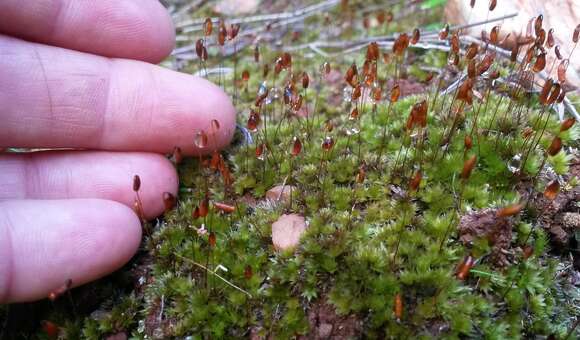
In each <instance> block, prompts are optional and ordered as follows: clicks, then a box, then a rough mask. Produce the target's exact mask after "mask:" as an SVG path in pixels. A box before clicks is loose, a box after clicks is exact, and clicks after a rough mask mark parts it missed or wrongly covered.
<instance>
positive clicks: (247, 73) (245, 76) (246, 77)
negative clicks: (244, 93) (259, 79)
mask: <svg viewBox="0 0 580 340" xmlns="http://www.w3.org/2000/svg"><path fill="white" fill-rule="evenodd" d="M242 80H243V81H245V82H247V81H248V80H250V71H248V70H243V71H242Z"/></svg>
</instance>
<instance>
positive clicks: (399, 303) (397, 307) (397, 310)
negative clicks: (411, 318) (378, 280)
mask: <svg viewBox="0 0 580 340" xmlns="http://www.w3.org/2000/svg"><path fill="white" fill-rule="evenodd" d="M393 313H394V314H395V318H396V319H397V320H398V321H400V320H401V319H402V318H403V297H402V296H401V293H397V294H395V301H394V304H393Z"/></svg>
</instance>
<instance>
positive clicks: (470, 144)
mask: <svg viewBox="0 0 580 340" xmlns="http://www.w3.org/2000/svg"><path fill="white" fill-rule="evenodd" d="M463 146H464V147H465V151H469V150H471V148H472V147H473V139H472V138H471V136H470V135H465V138H463Z"/></svg>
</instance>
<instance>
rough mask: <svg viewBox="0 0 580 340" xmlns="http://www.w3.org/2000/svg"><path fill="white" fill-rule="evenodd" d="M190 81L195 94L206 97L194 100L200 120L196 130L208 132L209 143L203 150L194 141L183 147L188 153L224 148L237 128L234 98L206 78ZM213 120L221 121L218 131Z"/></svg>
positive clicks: (195, 77)
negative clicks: (213, 124) (213, 126)
mask: <svg viewBox="0 0 580 340" xmlns="http://www.w3.org/2000/svg"><path fill="white" fill-rule="evenodd" d="M190 81H191V82H192V83H193V86H192V87H191V88H192V89H193V90H194V91H196V92H197V93H196V94H195V96H196V97H199V96H200V95H201V96H203V98H204V100H196V101H194V102H192V103H193V104H194V105H196V106H197V107H195V111H196V112H198V114H197V115H198V120H199V121H198V123H197V129H196V131H195V132H196V133H197V132H199V131H201V130H203V131H204V132H206V134H207V135H208V138H209V144H208V146H207V148H205V149H202V150H200V149H198V148H197V147H196V146H195V144H194V143H189V144H188V145H185V147H184V148H182V149H183V150H184V152H185V154H188V155H198V154H200V153H201V154H208V153H211V152H212V151H213V150H216V149H223V148H224V147H226V146H228V145H229V144H230V142H231V140H232V138H233V136H234V132H235V129H236V110H235V108H234V105H233V103H232V100H231V98H230V97H229V96H228V95H227V94H226V92H225V91H224V90H223V89H222V88H221V87H219V86H217V85H215V84H214V83H212V82H210V81H208V80H206V79H204V78H201V77H197V76H194V77H193V78H192V79H191V80H190ZM212 120H216V121H217V122H218V123H219V129H218V130H217V131H215V130H214V129H213V128H212ZM192 142H193V136H192Z"/></svg>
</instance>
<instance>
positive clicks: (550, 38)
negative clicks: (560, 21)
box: [546, 28, 556, 48]
mask: <svg viewBox="0 0 580 340" xmlns="http://www.w3.org/2000/svg"><path fill="white" fill-rule="evenodd" d="M555 44H556V39H555V38H554V29H553V28H550V30H548V38H547V39H546V47H548V48H552V47H554V45H555Z"/></svg>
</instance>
